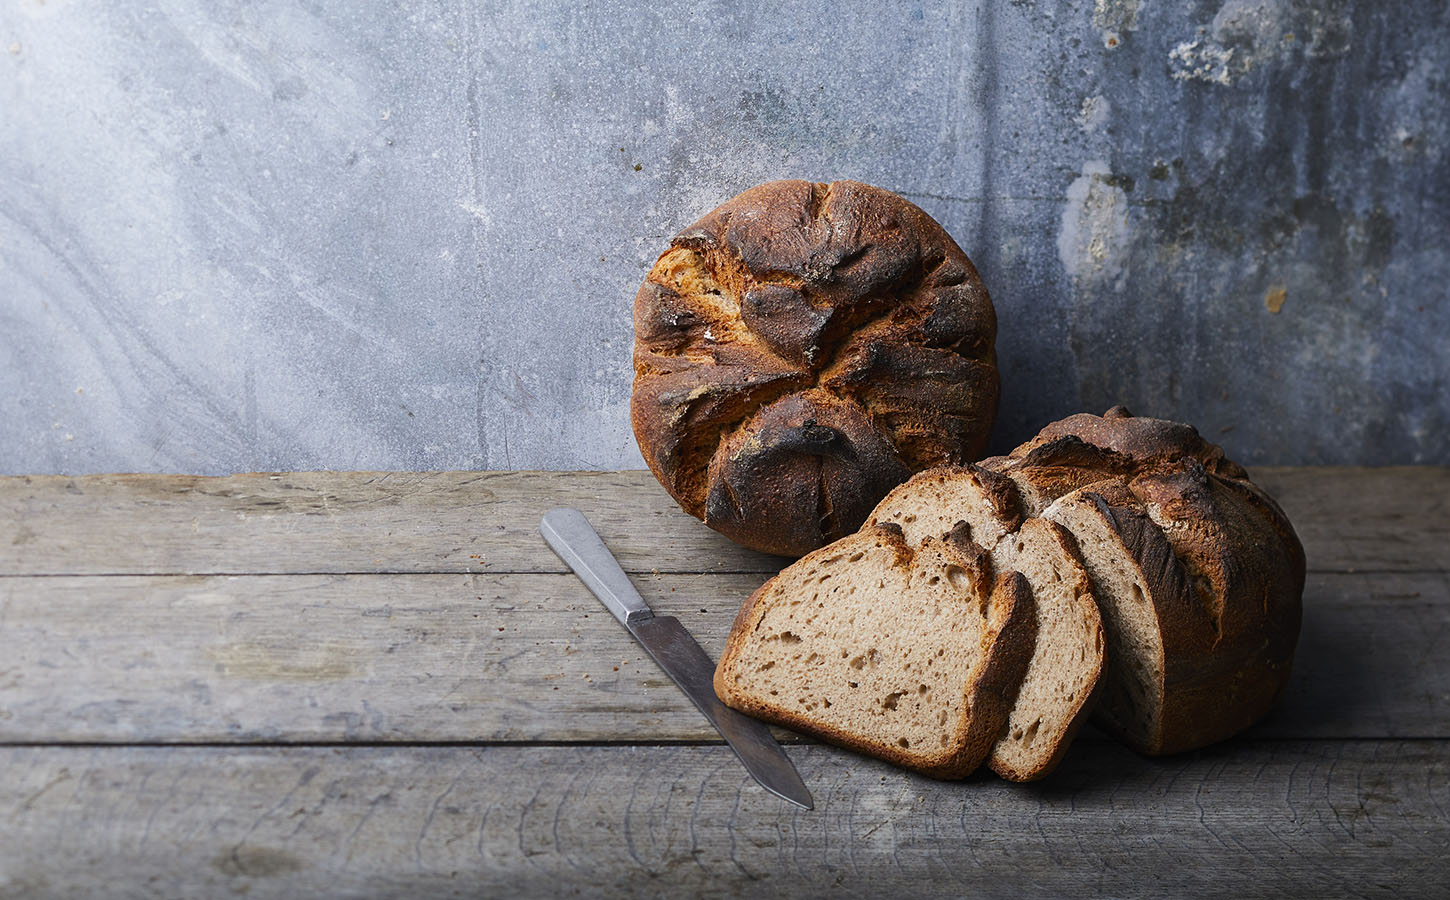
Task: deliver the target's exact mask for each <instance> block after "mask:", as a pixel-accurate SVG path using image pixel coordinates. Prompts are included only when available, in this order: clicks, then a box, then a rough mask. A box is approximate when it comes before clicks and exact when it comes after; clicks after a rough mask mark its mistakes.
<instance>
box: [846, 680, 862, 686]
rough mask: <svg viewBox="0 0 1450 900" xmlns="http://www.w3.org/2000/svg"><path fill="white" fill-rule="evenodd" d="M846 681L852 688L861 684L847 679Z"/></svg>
mask: <svg viewBox="0 0 1450 900" xmlns="http://www.w3.org/2000/svg"><path fill="white" fill-rule="evenodd" d="M846 683H847V684H849V685H850V686H851V687H853V688H854V687H860V686H861V685H859V684H857V683H856V682H854V681H848V682H846Z"/></svg>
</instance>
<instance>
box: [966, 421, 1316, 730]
mask: <svg viewBox="0 0 1450 900" xmlns="http://www.w3.org/2000/svg"><path fill="white" fill-rule="evenodd" d="M1077 442H1080V443H1081V444H1084V445H1089V446H1090V447H1091V448H1095V449H1096V451H1102V452H1104V453H1105V454H1107V455H1105V456H1104V457H1103V458H1102V465H1100V466H1097V465H1094V464H1093V463H1092V461H1091V460H1090V458H1089V457H1090V455H1091V453H1092V452H1094V451H1093V450H1084V448H1083V447H1081V446H1078V445H1077ZM1052 448H1056V449H1052ZM985 464H990V465H991V466H993V467H994V468H995V469H997V470H998V471H1003V472H1006V473H1008V474H1009V475H1010V476H1011V477H1013V478H1014V480H1019V482H1023V481H1025V482H1027V483H1029V484H1032V485H1033V486H1034V487H1035V488H1037V489H1038V490H1039V491H1041V492H1042V494H1043V495H1044V496H1045V497H1047V498H1048V499H1049V502H1052V503H1054V504H1056V505H1057V506H1058V508H1066V507H1067V506H1068V505H1074V506H1076V507H1078V508H1080V509H1081V510H1083V511H1086V512H1088V513H1089V514H1092V515H1096V516H1099V517H1100V518H1101V519H1102V521H1103V523H1104V524H1105V525H1106V526H1107V527H1108V528H1109V529H1110V530H1111V532H1112V533H1114V534H1115V535H1116V536H1117V539H1118V541H1119V542H1120V543H1121V545H1122V552H1123V554H1124V555H1126V556H1127V558H1128V559H1130V560H1131V561H1132V564H1133V565H1134V566H1135V567H1136V570H1137V575H1138V576H1139V577H1140V580H1141V581H1142V582H1143V584H1144V585H1146V586H1147V588H1148V591H1147V596H1148V599H1149V601H1150V603H1151V607H1152V610H1153V614H1154V615H1155V616H1156V620H1157V628H1158V632H1159V635H1160V636H1161V640H1162V656H1161V659H1160V660H1159V661H1158V662H1159V668H1158V671H1159V672H1160V673H1161V682H1160V683H1159V685H1158V687H1159V688H1160V694H1159V695H1160V696H1161V697H1162V703H1161V708H1160V709H1158V710H1156V711H1155V715H1154V716H1153V719H1154V721H1155V723H1156V724H1155V725H1154V727H1153V728H1152V729H1151V730H1150V731H1149V732H1147V733H1140V732H1139V731H1138V730H1137V729H1135V728H1134V727H1132V726H1131V725H1130V724H1129V723H1125V722H1123V721H1120V720H1118V719H1117V718H1116V717H1115V716H1114V715H1113V713H1112V711H1111V710H1109V709H1108V708H1107V707H1106V706H1103V707H1102V708H1101V709H1100V711H1099V714H1098V715H1097V716H1095V718H1094V721H1096V722H1097V723H1098V724H1099V725H1101V726H1102V727H1104V728H1105V729H1106V730H1108V731H1111V732H1113V733H1114V734H1116V735H1117V736H1118V737H1119V738H1121V739H1122V740H1124V742H1126V743H1128V744H1129V745H1130V746H1132V747H1133V748H1134V749H1135V750H1138V751H1139V752H1141V753H1144V754H1149V755H1161V754H1169V753H1178V752H1183V751H1186V750H1192V749H1196V748H1198V747H1202V746H1205V745H1207V744H1210V743H1214V742H1216V741H1219V740H1222V739H1224V738H1227V737H1230V736H1231V735H1233V734H1236V733H1238V732H1240V731H1242V730H1243V729H1245V728H1247V727H1249V726H1250V725H1252V724H1253V723H1254V722H1256V721H1258V720H1259V719H1261V718H1262V717H1263V716H1264V715H1265V714H1266V713H1267V712H1268V711H1269V709H1270V708H1271V707H1272V706H1273V704H1274V703H1275V701H1276V700H1277V699H1278V697H1279V696H1280V695H1281V694H1282V693H1283V690H1284V687H1285V685H1286V684H1287V682H1288V677H1289V670H1290V667H1291V664H1292V661H1293V655H1294V647H1295V644H1296V643H1297V640H1298V634H1299V627H1300V618H1301V615H1302V594H1303V589H1304V550H1303V545H1302V544H1301V543H1300V541H1299V538H1298V536H1297V535H1296V534H1295V532H1294V528H1293V526H1292V524H1290V522H1289V520H1288V518H1287V517H1286V516H1285V515H1284V513H1283V510H1282V509H1280V508H1279V506H1278V504H1276V503H1275V502H1274V501H1273V500H1272V499H1270V498H1269V497H1268V496H1267V495H1266V494H1264V492H1263V491H1262V490H1261V489H1259V488H1258V487H1257V486H1256V485H1254V484H1253V483H1252V482H1251V481H1249V479H1248V476H1247V473H1246V472H1245V470H1244V469H1243V468H1242V467H1241V466H1239V465H1238V464H1237V463H1234V462H1233V461H1232V460H1230V459H1228V458H1227V457H1226V456H1225V455H1224V452H1223V449H1222V448H1221V447H1218V446H1217V445H1214V444H1211V443H1209V442H1207V441H1205V440H1204V439H1203V438H1201V437H1200V436H1199V435H1198V433H1197V431H1196V430H1194V429H1193V428H1192V427H1191V426H1188V425H1183V424H1181V423H1174V422H1165V421H1164V420H1160V419H1139V418H1136V417H1132V416H1131V414H1129V413H1128V412H1127V411H1126V410H1125V409H1123V408H1122V407H1114V409H1112V410H1109V411H1108V413H1107V414H1106V415H1105V416H1103V417H1097V416H1090V415H1086V414H1083V415H1077V416H1069V417H1068V418H1067V419H1064V420H1062V421H1061V422H1056V423H1053V424H1052V425H1049V426H1048V427H1047V428H1044V429H1043V431H1042V432H1041V433H1040V434H1039V435H1038V436H1037V437H1036V438H1034V439H1033V440H1032V441H1029V442H1027V443H1026V444H1023V445H1022V446H1021V447H1018V448H1017V449H1016V450H1014V451H1012V453H1011V454H1010V455H1009V456H1008V457H1002V458H998V459H996V460H992V461H989V463H985ZM1059 464H1061V465H1060V466H1059ZM1095 478H1097V480H1096V481H1095V480H1094V479H1095ZM1074 485H1077V486H1076V487H1074ZM1058 491H1061V492H1062V493H1061V494H1059V495H1058V496H1055V497H1054V496H1052V495H1053V493H1054V492H1058ZM1047 514H1048V515H1049V516H1052V517H1056V516H1054V514H1053V513H1052V512H1048V513H1047ZM1098 595H1099V599H1100V600H1102V599H1104V594H1103V592H1102V591H1098ZM1105 614H1106V613H1105Z"/></svg>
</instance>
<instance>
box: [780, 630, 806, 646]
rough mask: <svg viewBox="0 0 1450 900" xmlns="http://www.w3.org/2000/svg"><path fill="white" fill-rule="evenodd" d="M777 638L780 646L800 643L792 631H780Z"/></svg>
mask: <svg viewBox="0 0 1450 900" xmlns="http://www.w3.org/2000/svg"><path fill="white" fill-rule="evenodd" d="M779 637H780V642H781V643H782V644H799V643H800V642H801V639H800V635H798V634H796V633H795V632H792V631H782V632H781V633H780V635H779Z"/></svg>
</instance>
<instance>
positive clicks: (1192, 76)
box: [1168, 40, 1234, 85]
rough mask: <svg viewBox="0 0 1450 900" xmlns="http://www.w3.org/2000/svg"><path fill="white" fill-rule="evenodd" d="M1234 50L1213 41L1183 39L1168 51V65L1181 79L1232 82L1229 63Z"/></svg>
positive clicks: (1218, 82) (1216, 82)
mask: <svg viewBox="0 0 1450 900" xmlns="http://www.w3.org/2000/svg"><path fill="white" fill-rule="evenodd" d="M1233 55H1234V52H1233V51H1232V50H1230V49H1228V48H1227V47H1220V46H1219V45H1217V44H1215V43H1213V42H1212V41H1202V40H1199V41H1183V42H1181V43H1180V44H1179V45H1178V46H1177V47H1174V48H1173V49H1172V50H1170V51H1168V67H1169V68H1170V69H1172V70H1173V77H1174V78H1176V79H1178V80H1179V81H1206V82H1208V83H1209V84H1225V85H1226V84H1231V83H1232V82H1231V80H1230V79H1229V74H1228V66H1229V63H1230V62H1231V61H1232V60H1233Z"/></svg>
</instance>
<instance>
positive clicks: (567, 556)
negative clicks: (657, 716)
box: [539, 507, 815, 809]
mask: <svg viewBox="0 0 1450 900" xmlns="http://www.w3.org/2000/svg"><path fill="white" fill-rule="evenodd" d="M539 533H540V534H542V535H543V536H544V540H545V541H547V542H548V544H549V546H550V547H552V548H553V550H554V552H555V553H557V554H559V558H560V559H562V560H564V562H565V563H567V564H568V566H569V568H571V569H573V570H574V574H576V575H578V576H579V578H580V580H582V581H583V582H584V584H585V585H587V586H588V587H589V590H591V591H593V592H594V596H596V597H598V598H599V600H600V602H601V603H603V604H604V606H605V607H606V608H607V609H608V610H609V611H610V612H611V613H613V614H614V617H615V618H616V619H618V620H619V621H620V623H621V624H622V625H624V627H625V628H627V629H629V633H630V634H632V635H634V639H635V640H637V641H639V643H640V644H641V645H642V646H643V647H644V649H645V650H646V651H648V652H649V655H650V656H651V657H653V658H654V661H655V662H657V663H659V666H660V668H661V669H664V670H665V674H667V675H669V676H670V678H672V679H674V682H675V684H677V685H679V686H680V690H682V691H684V692H685V696H687V697H689V698H690V700H691V701H693V702H694V704H695V706H696V707H698V708H699V710H700V712H702V713H704V714H705V718H707V719H709V720H710V724H712V725H714V726H715V729H716V730H717V731H719V732H720V736H721V737H723V738H725V742H726V743H727V744H729V745H730V749H731V750H734V751H735V755H736V756H737V757H739V758H740V761H741V763H743V764H744V765H745V770H746V771H747V772H749V773H750V775H751V777H753V778H754V779H755V780H756V781H758V782H760V785H761V787H764V788H765V789H766V790H768V791H770V792H771V793H772V794H775V795H776V796H778V797H780V798H781V799H784V800H789V801H790V802H791V803H794V804H796V805H797V806H801V807H804V808H805V809H814V808H815V803H814V801H813V800H812V799H811V792H810V791H809V790H807V789H806V785H805V782H804V781H802V780H801V776H800V773H799V772H797V771H796V769H795V766H794V765H792V764H791V761H790V758H789V757H787V756H786V755H785V751H784V750H782V749H781V748H780V744H777V743H776V741H775V738H774V737H772V736H771V734H770V729H768V728H766V727H765V724H764V723H762V722H760V721H758V720H756V719H752V718H750V717H749V716H747V715H744V714H742V713H738V712H736V711H735V710H733V709H731V708H730V707H728V706H726V705H725V704H723V703H721V702H720V698H718V697H716V696H715V685H714V675H715V663H714V662H712V661H711V660H710V657H709V655H708V654H706V653H705V651H704V649H703V648H702V647H701V646H700V645H699V643H698V642H696V640H695V639H694V638H693V637H692V636H691V635H690V632H689V631H687V630H686V629H685V626H683V625H681V624H680V620H679V619H676V618H675V617H674V616H657V615H655V614H654V611H653V610H651V609H650V608H649V604H648V603H645V601H644V598H643V597H641V596H640V595H639V592H638V591H636V590H635V589H634V585H633V584H632V583H631V582H630V580H629V576H628V575H626V574H624V570H623V569H621V568H620V567H619V562H618V561H617V560H615V558H614V554H612V553H610V552H609V548H608V547H606V546H605V545H604V541H603V540H602V539H601V538H600V537H599V535H598V533H596V532H595V530H594V528H593V526H591V525H590V524H589V520H588V519H586V518H585V517H584V514H583V513H581V512H580V511H579V510H577V509H571V508H569V507H560V508H558V509H551V510H549V511H548V512H547V513H545V514H544V518H543V520H542V521H540V522H539Z"/></svg>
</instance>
